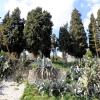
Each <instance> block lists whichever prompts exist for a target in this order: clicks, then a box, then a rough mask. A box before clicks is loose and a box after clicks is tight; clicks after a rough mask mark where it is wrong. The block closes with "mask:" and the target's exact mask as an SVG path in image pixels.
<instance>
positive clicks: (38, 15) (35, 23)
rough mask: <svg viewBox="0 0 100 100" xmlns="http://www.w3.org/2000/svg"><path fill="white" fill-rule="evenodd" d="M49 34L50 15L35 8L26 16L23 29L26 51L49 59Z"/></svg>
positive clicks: (50, 31)
mask: <svg viewBox="0 0 100 100" xmlns="http://www.w3.org/2000/svg"><path fill="white" fill-rule="evenodd" d="M51 33H52V22H51V15H50V13H48V12H47V11H42V8H39V7H38V8H36V9H35V10H32V11H30V12H29V13H28V15H27V20H26V24H25V29H24V36H25V38H26V43H27V49H28V50H29V51H30V52H32V53H34V54H36V55H37V54H38V53H39V52H41V53H42V54H43V55H45V56H47V57H50V48H51V38H50V36H51Z"/></svg>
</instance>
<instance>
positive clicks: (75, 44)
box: [69, 9, 87, 58]
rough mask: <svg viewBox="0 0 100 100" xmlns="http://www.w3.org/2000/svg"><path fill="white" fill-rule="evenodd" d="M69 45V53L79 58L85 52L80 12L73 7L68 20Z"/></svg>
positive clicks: (84, 38) (84, 36)
mask: <svg viewBox="0 0 100 100" xmlns="http://www.w3.org/2000/svg"><path fill="white" fill-rule="evenodd" d="M69 33H70V35H71V47H70V54H71V55H73V56H75V57H79V58H81V57H82V56H83V55H84V54H85V53H86V48H87V38H86V33H85V30H84V27H83V24H82V20H81V14H80V13H79V11H78V10H77V9H74V10H73V12H72V15H71V22H70V32H69Z"/></svg>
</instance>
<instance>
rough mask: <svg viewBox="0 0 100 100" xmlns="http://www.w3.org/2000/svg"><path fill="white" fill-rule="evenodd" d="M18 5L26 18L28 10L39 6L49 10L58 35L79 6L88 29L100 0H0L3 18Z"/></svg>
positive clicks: (0, 11)
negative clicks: (60, 28) (91, 16)
mask: <svg viewBox="0 0 100 100" xmlns="http://www.w3.org/2000/svg"><path fill="white" fill-rule="evenodd" d="M17 6H18V7H19V8H20V9H21V12H22V13H21V17H24V18H26V16H27V13H28V11H30V10H32V9H34V8H36V7H37V6H40V7H42V8H43V10H47V11H49V12H50V13H51V15H52V21H53V23H54V26H53V33H55V34H57V35H58V32H59V27H60V26H62V25H64V24H65V23H67V22H68V23H70V18H71V12H72V10H73V9H74V8H77V9H78V10H79V12H80V13H81V15H82V16H81V17H82V21H83V24H84V27H85V30H86V29H87V27H88V24H89V18H90V15H91V13H93V14H94V16H95V17H96V13H97V10H98V9H99V7H100V0H0V16H1V19H3V17H4V15H5V13H6V12H7V11H8V10H10V12H12V11H13V10H14V8H16V7H17ZM0 21H1V20H0Z"/></svg>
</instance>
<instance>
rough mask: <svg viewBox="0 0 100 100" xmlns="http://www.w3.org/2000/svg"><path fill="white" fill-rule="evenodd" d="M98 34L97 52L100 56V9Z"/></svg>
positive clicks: (99, 12) (98, 13)
mask: <svg viewBox="0 0 100 100" xmlns="http://www.w3.org/2000/svg"><path fill="white" fill-rule="evenodd" d="M96 20H97V34H96V40H97V41H96V43H97V53H98V55H99V57H100V9H99V10H98V12H97V19H96Z"/></svg>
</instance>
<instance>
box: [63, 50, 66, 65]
mask: <svg viewBox="0 0 100 100" xmlns="http://www.w3.org/2000/svg"><path fill="white" fill-rule="evenodd" d="M62 58H63V63H64V64H66V63H67V57H66V52H65V51H63V52H62Z"/></svg>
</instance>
